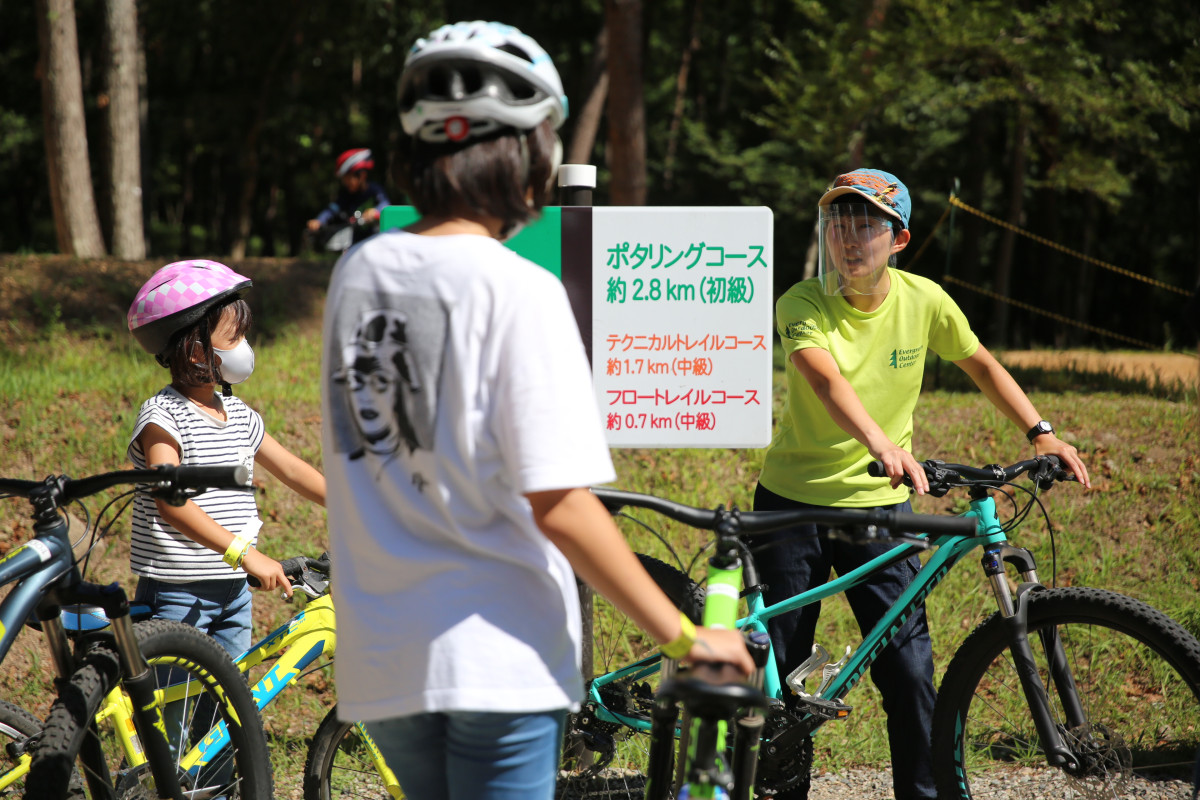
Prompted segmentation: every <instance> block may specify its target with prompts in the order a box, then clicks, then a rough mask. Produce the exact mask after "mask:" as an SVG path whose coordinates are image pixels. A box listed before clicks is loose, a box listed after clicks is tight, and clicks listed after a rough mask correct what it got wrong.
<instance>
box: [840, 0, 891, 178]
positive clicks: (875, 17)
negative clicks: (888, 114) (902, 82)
mask: <svg viewBox="0 0 1200 800" xmlns="http://www.w3.org/2000/svg"><path fill="white" fill-rule="evenodd" d="M889 5H891V0H872V2H871V9H870V10H869V11H868V12H867V18H866V19H865V20H863V36H864V37H866V38H868V39H869V38H870V36H871V32H872V31H874V30H877V29H879V28H880V27H882V26H883V21H884V19H886V18H887V11H888V6H889ZM875 56H876V52H875V48H873V47H870V48H867V50H866V51H865V52H864V53H863V59H862V66H861V70H862V74H863V85H864V86H869V85H870V82H871V70H872V69H873V66H872V64H873V62H874V61H875ZM864 111H865V115H864V116H863V117H861V118H860V119H859V120H858V121H857V122H856V123H855V124H854V127H853V128H852V129H851V130H850V136H849V138H848V139H847V143H846V171H847V172H852V171H854V170H856V169H859V168H860V167H862V165H863V163H862V162H863V150H864V149H865V148H866V144H867V134H866V127H867V116H866V115H869V114H872V113H874V109H873V108H870V109H865V110H864Z"/></svg>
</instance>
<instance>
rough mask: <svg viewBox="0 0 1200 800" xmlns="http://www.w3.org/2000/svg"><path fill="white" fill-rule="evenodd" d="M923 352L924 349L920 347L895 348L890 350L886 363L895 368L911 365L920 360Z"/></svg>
mask: <svg viewBox="0 0 1200 800" xmlns="http://www.w3.org/2000/svg"><path fill="white" fill-rule="evenodd" d="M923 352H924V349H923V348H920V347H909V348H907V349H906V348H897V349H895V350H893V351H892V355H891V356H890V357H889V358H888V364H889V365H890V366H892V367H893V368H895V369H904V368H905V367H911V366H912V365H913V364H916V363H918V362H919V361H920V360H921V354H922V353H923Z"/></svg>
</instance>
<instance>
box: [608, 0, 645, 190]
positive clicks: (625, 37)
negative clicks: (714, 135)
mask: <svg viewBox="0 0 1200 800" xmlns="http://www.w3.org/2000/svg"><path fill="white" fill-rule="evenodd" d="M604 8H605V20H606V25H607V28H608V48H609V53H610V54H611V58H609V59H608V75H609V87H608V167H609V171H610V173H611V175H612V186H611V189H610V199H611V202H612V204H613V205H616V206H642V205H645V204H646V109H645V104H644V102H643V98H642V2H641V0H605V3H604Z"/></svg>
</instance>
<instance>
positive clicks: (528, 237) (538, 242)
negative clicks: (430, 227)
mask: <svg viewBox="0 0 1200 800" xmlns="http://www.w3.org/2000/svg"><path fill="white" fill-rule="evenodd" d="M420 217H421V215H420V214H418V213H417V210H416V209H415V208H413V207H412V206H386V207H385V208H384V209H383V211H381V212H380V220H379V229H380V230H381V231H390V230H392V229H394V228H403V227H406V226H408V225H411V224H412V223H414V222H416V221H417V220H418V219H420ZM504 244H505V245H506V246H507V247H509V248H510V249H511V250H513V251H514V252H516V253H517V254H519V255H522V256H524V257H525V258H528V259H529V260H530V261H532V262H533V263H535V264H537V265H539V266H541V267H544V268H546V269H547V270H549V271H550V272H551V273H552V274H553V275H554V276H555V277H557V278H559V279H560V280H561V279H562V209H561V208H559V207H558V206H547V207H546V208H543V209H542V216H541V217H540V218H539V219H537V220H535V221H534V222H532V223H530V224H529V225H526V226H525V227H524V228H522V229H521V230H520V231H519V232H518V233H517V235H516V236H514V237H512V238H511V239H509V240H508V241H507V242H505V243H504Z"/></svg>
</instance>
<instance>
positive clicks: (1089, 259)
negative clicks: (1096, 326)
mask: <svg viewBox="0 0 1200 800" xmlns="http://www.w3.org/2000/svg"><path fill="white" fill-rule="evenodd" d="M950 205H953V206H958V207H959V208H961V209H962V210H963V211H967V212H969V213H971V214H974V215H976V216H977V217H982V218H983V219H986V220H987V221H988V222H990V223H992V224H993V225H999V226H1000V227H1001V228H1005V229H1006V230H1010V231H1013V232H1014V233H1019V234H1021V235H1022V236H1025V237H1027V238H1029V239H1032V240H1033V241H1035V242H1037V243H1039V244H1044V245H1046V247H1050V248H1053V249H1055V250H1058V251H1059V252H1062V253H1066V254H1067V255H1070V256H1074V257H1075V258H1078V259H1080V260H1082V261H1086V262H1088V263H1089V264H1095V265H1096V266H1097V267H1100V268H1102V269H1106V270H1109V271H1110V272H1115V273H1117V274H1118V275H1124V276H1125V277H1126V278H1133V279H1134V280H1137V281H1141V282H1142V283H1148V284H1150V285H1151V286H1157V287H1158V288H1159V289H1165V290H1167V291H1168V292H1175V293H1177V294H1181V295H1183V296H1185V297H1187V296H1188V295H1190V294H1191V292H1189V291H1188V290H1187V289H1180V288H1179V287H1178V286H1172V285H1171V284H1169V283H1163V282H1162V281H1159V280H1155V279H1154V278H1151V277H1148V276H1146V275H1141V274H1139V273H1137V272H1133V271H1132V270H1128V269H1123V268H1121V267H1118V266H1116V265H1115V264H1109V263H1108V262H1106V261H1101V260H1100V259H1098V258H1092V257H1091V256H1089V255H1084V254H1083V253H1080V252H1078V251H1077V250H1072V249H1070V248H1069V247H1063V246H1062V245H1061V244H1058V243H1057V242H1052V241H1050V240H1049V239H1047V238H1045V237H1043V236H1038V235H1037V234H1035V233H1030V232H1029V231H1027V230H1024V229H1022V228H1018V227H1017V226H1016V225H1013V224H1012V223H1009V222H1005V221H1004V220H1002V219H999V218H997V217H993V216H992V215H991V214H987V213H984V212H983V211H980V210H979V209H977V208H973V207H972V206H969V205H967V204H966V203H964V202H963V201H962V200H959V199H958V197H956V196H955V195H950ZM942 216H943V217H945V214H944V213H943V214H942ZM938 225H941V220H939V221H938ZM935 230H936V228H935ZM931 238H932V235H931ZM926 241H927V242H928V240H926ZM921 249H922V250H924V249H925V248H924V246H922V248H921ZM917 255H918V256H920V255H921V254H920V253H919V252H918V253H917ZM913 260H914V261H915V260H916V259H915V258H914V259H913Z"/></svg>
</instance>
